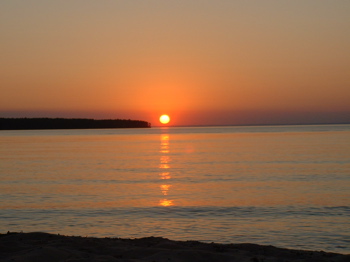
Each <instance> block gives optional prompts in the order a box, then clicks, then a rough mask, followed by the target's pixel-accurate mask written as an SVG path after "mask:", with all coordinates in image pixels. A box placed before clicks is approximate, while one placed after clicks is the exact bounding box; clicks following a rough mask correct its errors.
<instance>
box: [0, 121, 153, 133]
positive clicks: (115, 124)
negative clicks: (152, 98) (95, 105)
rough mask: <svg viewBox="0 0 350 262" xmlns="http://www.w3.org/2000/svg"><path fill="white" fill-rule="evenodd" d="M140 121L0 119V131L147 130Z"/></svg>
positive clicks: (147, 125) (148, 124)
mask: <svg viewBox="0 0 350 262" xmlns="http://www.w3.org/2000/svg"><path fill="white" fill-rule="evenodd" d="M148 127H151V124H150V123H148V122H146V121H141V120H130V119H105V120H95V119H86V118H0V130H33V129H92V128H148Z"/></svg>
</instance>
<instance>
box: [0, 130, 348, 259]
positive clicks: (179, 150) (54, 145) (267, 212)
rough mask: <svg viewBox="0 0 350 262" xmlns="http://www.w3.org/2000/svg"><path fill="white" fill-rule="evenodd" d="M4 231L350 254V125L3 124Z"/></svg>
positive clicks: (0, 189) (0, 209)
mask: <svg viewBox="0 0 350 262" xmlns="http://www.w3.org/2000/svg"><path fill="white" fill-rule="evenodd" d="M0 180H1V184H0V196H1V203H0V232H1V233H5V232H7V231H8V230H10V231H24V232H30V231H45V232H51V233H60V234H68V235H83V236H97V237H104V236H108V237H131V238H134V237H145V236H163V237H167V238H171V239H174V240H189V239H191V240H201V241H207V242H212V241H214V242H221V243H240V242H253V243H258V244H271V245H275V246H279V247H289V248H299V249H300V248H301V249H311V250H325V251H334V252H340V253H350V125H329V126H270V127H197V128H189V127H187V128H180V127H178V128H151V129H103V130H102V129H101V130H40V131H0Z"/></svg>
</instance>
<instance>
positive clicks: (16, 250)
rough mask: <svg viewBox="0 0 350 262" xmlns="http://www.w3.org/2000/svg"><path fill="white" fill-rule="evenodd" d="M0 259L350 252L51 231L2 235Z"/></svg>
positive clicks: (318, 256) (301, 257) (322, 257)
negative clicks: (100, 236) (75, 234)
mask: <svg viewBox="0 0 350 262" xmlns="http://www.w3.org/2000/svg"><path fill="white" fill-rule="evenodd" d="M0 258H1V259H0V261H28V262H31V261H36V262H41V261H52V262H54V261H123V262H126V261H149V262H151V261H154V262H156V261H157V262H165V261H166V262H169V261H173V262H180V261H181V262H182V261H189V262H196V261H208V262H209V261H210V262H211V261H213V262H216V261H218V262H219V261H220V262H225V261H242V262H277V261H280V262H287V261H298V262H301V261H305V262H312V261H318V262H323V261H324V262H326V261H327V262H328V261H333V262H348V261H350V254H349V255H343V254H337V253H327V252H323V251H303V250H292V249H285V248H277V247H274V246H264V245H257V244H217V243H202V242H198V241H173V240H169V239H166V238H161V237H147V238H139V239H121V238H94V237H80V236H63V235H56V234H49V233H41V232H34V233H12V232H11V233H10V232H8V233H7V234H0Z"/></svg>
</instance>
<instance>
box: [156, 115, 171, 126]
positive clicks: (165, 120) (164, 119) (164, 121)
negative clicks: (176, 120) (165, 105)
mask: <svg viewBox="0 0 350 262" xmlns="http://www.w3.org/2000/svg"><path fill="white" fill-rule="evenodd" d="M159 121H160V122H161V123H162V124H167V123H169V122H170V117H169V116H168V115H161V116H160V118H159Z"/></svg>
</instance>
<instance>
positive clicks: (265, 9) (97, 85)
mask: <svg viewBox="0 0 350 262" xmlns="http://www.w3.org/2000/svg"><path fill="white" fill-rule="evenodd" d="M349 13H350V2H349V1H337V0H336V1H324V0H318V1H308V0H305V1H283V3H282V2H281V1H269V0H267V1H204V0H203V1H191V0H190V1H160V0H159V1H143V2H142V1H92V0H84V1H83V0H79V1H38V0H34V1H16V0H14V1H2V2H0V17H1V18H0V19H1V22H0V34H1V39H2V40H1V41H0V48H1V54H0V91H1V95H0V117H23V116H27V117H33V116H35V117H42V116H49V117H90V118H131V119H141V120H146V121H150V122H151V123H152V125H159V122H158V118H159V116H160V115H161V114H164V113H166V114H169V115H170V116H171V117H172V121H171V124H172V125H210V124H220V125H221V124H269V123H270V124H275V123H277V124H278V123H282V124H287V123H337V122H350V103H349V101H350V76H349V72H350V51H349V50H350V49H349V46H350V34H349V33H348V32H349V28H350V19H349V15H348V14H349Z"/></svg>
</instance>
